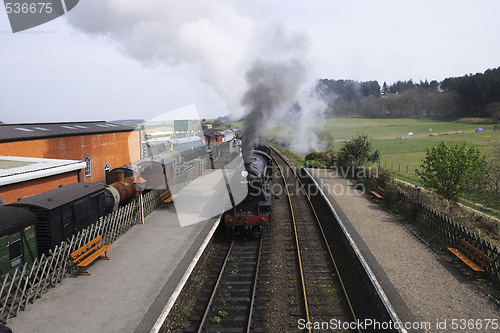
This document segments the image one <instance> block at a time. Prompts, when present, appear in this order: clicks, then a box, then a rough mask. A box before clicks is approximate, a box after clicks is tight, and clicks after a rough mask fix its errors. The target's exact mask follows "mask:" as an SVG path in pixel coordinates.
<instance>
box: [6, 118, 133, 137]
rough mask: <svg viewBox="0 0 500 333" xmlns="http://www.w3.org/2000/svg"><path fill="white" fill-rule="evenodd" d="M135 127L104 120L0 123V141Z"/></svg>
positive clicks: (86, 133) (83, 133) (126, 129)
mask: <svg viewBox="0 0 500 333" xmlns="http://www.w3.org/2000/svg"><path fill="white" fill-rule="evenodd" d="M134 129H135V128H134V127H130V126H125V125H119V124H114V123H109V122H105V121H90V122H70V123H32V124H0V142H9V141H20V140H36V139H44V138H51V137H60V136H72V135H88V134H100V133H116V132H131V131H133V130H134Z"/></svg>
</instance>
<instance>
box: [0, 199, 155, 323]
mask: <svg viewBox="0 0 500 333" xmlns="http://www.w3.org/2000/svg"><path fill="white" fill-rule="evenodd" d="M160 193H161V191H150V192H148V193H146V194H144V195H143V202H144V205H143V209H144V215H145V216H146V215H148V214H150V213H151V212H152V211H153V210H155V209H156V208H158V207H159V206H160V204H161V201H160ZM139 214H140V207H139V202H138V200H134V201H132V202H131V203H129V204H128V205H126V206H123V207H119V208H118V209H117V210H115V211H114V212H112V213H110V214H108V215H106V216H104V217H103V218H101V219H99V220H98V221H97V222H96V223H94V224H92V225H91V226H89V227H88V228H87V229H84V230H82V231H80V232H79V233H77V234H75V235H73V237H72V238H71V239H68V240H66V241H63V242H62V243H61V244H60V245H58V246H56V247H55V248H54V250H52V251H50V252H49V254H48V255H46V254H42V256H41V257H40V258H37V259H35V261H34V262H33V263H26V264H24V265H22V266H20V267H18V268H16V269H15V270H14V271H13V272H10V273H7V274H5V275H4V276H3V277H2V280H1V281H0V282H1V283H2V286H1V288H0V323H7V321H8V320H9V318H12V317H15V316H17V315H18V313H19V311H22V310H24V309H25V308H26V306H27V305H28V303H33V302H34V301H35V300H36V299H38V298H40V297H42V295H43V294H45V293H46V292H47V291H48V289H50V288H53V287H55V286H56V285H57V284H59V283H61V282H62V280H63V279H64V278H66V277H67V276H68V275H71V274H72V273H73V272H75V270H76V266H75V265H74V264H73V263H72V262H71V259H70V256H69V255H70V253H72V252H73V251H75V250H76V249H78V248H79V247H81V246H82V245H83V244H86V243H87V242H89V241H90V240H92V239H94V238H95V237H97V236H101V237H102V238H103V241H104V243H105V244H111V243H112V242H114V241H115V240H116V239H117V238H118V237H120V236H121V235H123V234H124V233H126V232H127V231H128V230H130V228H132V227H133V226H134V225H136V224H138V223H139V221H140V215H139Z"/></svg>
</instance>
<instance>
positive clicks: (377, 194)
mask: <svg viewBox="0 0 500 333" xmlns="http://www.w3.org/2000/svg"><path fill="white" fill-rule="evenodd" d="M384 193H385V190H384V188H383V187H380V186H377V189H376V190H375V191H371V194H373V195H374V196H375V197H376V198H377V199H380V200H382V199H383V198H384Z"/></svg>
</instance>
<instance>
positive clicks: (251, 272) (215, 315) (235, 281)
mask: <svg viewBox="0 0 500 333" xmlns="http://www.w3.org/2000/svg"><path fill="white" fill-rule="evenodd" d="M261 249H262V238H256V237H245V238H240V239H234V240H232V242H231V244H230V246H229V249H228V250H227V253H226V255H225V258H224V260H223V264H222V269H221V270H220V273H219V275H218V278H217V281H216V283H215V286H214V288H213V291H212V293H211V296H210V300H209V302H208V305H207V307H206V309H205V312H204V314H203V317H202V319H201V322H200V326H199V328H198V332H249V331H250V326H251V324H252V313H253V308H254V300H255V291H256V281H257V277H258V271H259V270H258V268H259V263H260V255H261Z"/></svg>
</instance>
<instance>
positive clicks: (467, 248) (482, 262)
mask: <svg viewBox="0 0 500 333" xmlns="http://www.w3.org/2000/svg"><path fill="white" fill-rule="evenodd" d="M448 250H450V252H451V253H453V255H454V257H453V260H452V261H451V262H457V261H456V260H457V258H458V259H460V260H461V261H462V262H464V263H465V264H466V265H467V266H469V267H470V268H472V270H473V271H474V275H473V276H472V277H470V278H469V280H478V281H486V280H485V279H484V275H485V272H486V270H487V269H488V268H489V267H490V265H491V263H492V262H493V259H491V258H490V257H488V256H487V255H486V254H484V253H483V252H481V251H479V250H478V249H476V248H475V247H474V246H472V245H471V244H469V243H468V242H467V241H465V240H463V239H462V240H460V246H459V247H458V249H454V248H450V247H449V248H448Z"/></svg>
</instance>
